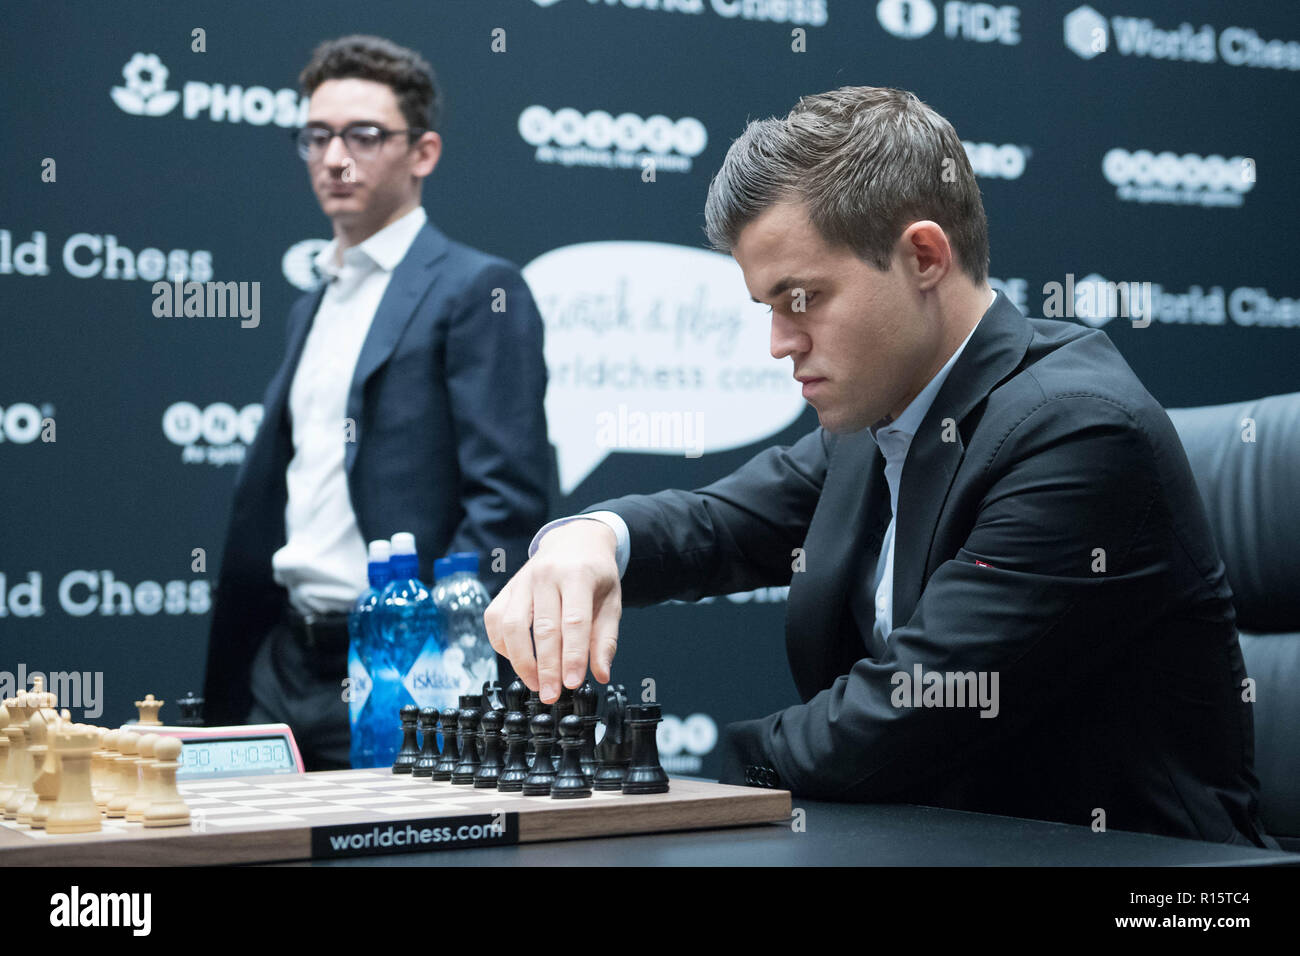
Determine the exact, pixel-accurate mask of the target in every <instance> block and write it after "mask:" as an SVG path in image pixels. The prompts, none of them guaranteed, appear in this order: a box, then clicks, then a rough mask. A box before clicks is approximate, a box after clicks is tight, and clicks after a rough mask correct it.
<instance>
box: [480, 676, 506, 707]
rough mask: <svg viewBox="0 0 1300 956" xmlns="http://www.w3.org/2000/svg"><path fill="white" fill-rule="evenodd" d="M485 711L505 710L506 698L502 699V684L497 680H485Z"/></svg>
mask: <svg viewBox="0 0 1300 956" xmlns="http://www.w3.org/2000/svg"><path fill="white" fill-rule="evenodd" d="M482 706H483V710H484V711H488V710H505V703H504V698H503V697H502V691H501V682H500V681H496V680H485V681H484V682H483V704H482Z"/></svg>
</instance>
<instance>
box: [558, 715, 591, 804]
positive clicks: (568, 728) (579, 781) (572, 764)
mask: <svg viewBox="0 0 1300 956" xmlns="http://www.w3.org/2000/svg"><path fill="white" fill-rule="evenodd" d="M560 746H561V747H563V748H564V756H563V757H562V758H561V759H560V772H559V773H558V774H557V775H556V777H555V782H554V783H552V784H551V797H552V799H555V800H568V799H572V798H573V797H589V796H591V779H590V778H589V777H588V776H587V775H586V774H585V773H583V772H582V718H581V717H579V716H578V715H577V714H570V715H569V716H568V717H565V718H564V719H563V720H562V721H560Z"/></svg>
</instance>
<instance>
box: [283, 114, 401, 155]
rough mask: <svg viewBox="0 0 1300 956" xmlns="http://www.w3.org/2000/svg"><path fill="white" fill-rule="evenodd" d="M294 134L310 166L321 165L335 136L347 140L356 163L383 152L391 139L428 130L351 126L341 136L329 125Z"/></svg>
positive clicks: (299, 130) (345, 144) (358, 124)
mask: <svg viewBox="0 0 1300 956" xmlns="http://www.w3.org/2000/svg"><path fill="white" fill-rule="evenodd" d="M290 132H291V133H292V134H293V140H294V142H295V143H297V145H298V155H299V156H301V157H302V158H303V159H305V160H307V161H308V162H316V161H319V160H320V158H321V157H322V156H324V155H325V150H327V149H329V145H330V142H331V141H332V140H333V139H334V137H335V136H342V137H343V145H344V146H345V147H347V151H348V153H350V154H351V155H352V157H353V158H354V159H364V158H366V157H370V156H373V155H375V154H376V153H377V152H379V150H380V148H381V147H382V146H383V145H384V142H385V141H386V140H387V139H388V137H390V136H402V135H405V136H407V137H408V139H409V138H410V137H417V138H418V137H419V136H421V135H423V134H424V133H425V132H426V130H423V129H417V128H414V127H412V128H411V129H384V128H383V127H382V126H373V125H371V124H369V123H353V124H352V125H351V126H345V127H344V128H343V129H342V130H341V131H340V132H337V133H336V132H334V130H333V129H331V128H330V127H328V126H326V125H325V124H323V123H321V124H317V125H314V126H303V127H301V128H300V129H295V130H290Z"/></svg>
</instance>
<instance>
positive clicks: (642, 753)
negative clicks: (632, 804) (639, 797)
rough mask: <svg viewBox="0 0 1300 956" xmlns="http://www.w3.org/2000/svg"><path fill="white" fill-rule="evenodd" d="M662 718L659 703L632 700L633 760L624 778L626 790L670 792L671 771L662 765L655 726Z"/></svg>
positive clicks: (629, 723)
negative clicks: (669, 774)
mask: <svg viewBox="0 0 1300 956" xmlns="http://www.w3.org/2000/svg"><path fill="white" fill-rule="evenodd" d="M661 720H663V712H662V711H661V710H660V707H659V705H658V704H630V705H628V708H627V722H626V725H627V729H628V731H630V733H631V738H632V739H631V745H632V762H631V765H630V766H629V767H628V768H627V776H626V777H624V778H623V792H624V793H629V794H630V793H667V792H668V774H666V773H664V768H663V767H661V766H659V745H658V744H657V743H656V742H655V728H656V727H657V726H658V724H659V721H661Z"/></svg>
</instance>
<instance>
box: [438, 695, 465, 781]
mask: <svg viewBox="0 0 1300 956" xmlns="http://www.w3.org/2000/svg"><path fill="white" fill-rule="evenodd" d="M459 722H460V711H458V710H457V709H456V708H455V707H448V708H447V709H446V710H444V711H443V712H442V756H441V757H440V758H439V759H438V765H437V766H436V767H434V768H433V779H434V780H443V781H446V780H450V779H451V775H452V773H453V772H455V770H456V764H458V763H460V748H459V747H457V746H456V727H457V725H458V724H459Z"/></svg>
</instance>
